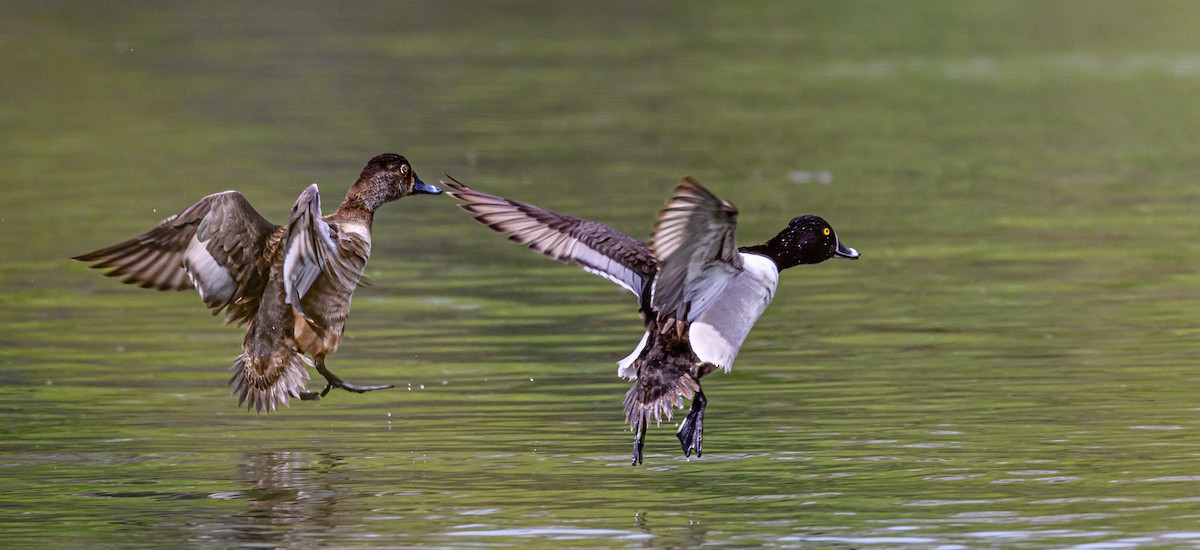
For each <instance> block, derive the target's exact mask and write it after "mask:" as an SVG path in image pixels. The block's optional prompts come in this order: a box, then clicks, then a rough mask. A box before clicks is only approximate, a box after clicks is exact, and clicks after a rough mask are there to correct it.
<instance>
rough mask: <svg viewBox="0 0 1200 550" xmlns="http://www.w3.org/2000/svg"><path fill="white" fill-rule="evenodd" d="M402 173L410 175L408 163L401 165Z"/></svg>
mask: <svg viewBox="0 0 1200 550" xmlns="http://www.w3.org/2000/svg"><path fill="white" fill-rule="evenodd" d="M400 174H402V175H405V176H407V175H408V165H407V164H401V165H400Z"/></svg>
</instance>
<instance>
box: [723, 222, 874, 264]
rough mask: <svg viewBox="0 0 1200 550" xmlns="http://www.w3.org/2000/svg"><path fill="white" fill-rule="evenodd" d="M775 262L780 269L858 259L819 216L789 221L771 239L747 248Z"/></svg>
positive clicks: (748, 250)
mask: <svg viewBox="0 0 1200 550" xmlns="http://www.w3.org/2000/svg"><path fill="white" fill-rule="evenodd" d="M746 252H753V253H756V254H762V255H764V256H766V257H768V258H771V259H772V260H774V261H775V265H776V266H778V267H779V269H787V268H789V267H794V266H797V265H800V264H819V263H821V262H823V261H825V260H828V259H830V258H846V259H849V260H857V259H858V251H857V250H855V249H853V248H850V247H848V246H845V245H843V244H842V243H841V242H840V241H839V240H838V238H837V233H835V232H834V231H833V227H831V226H830V225H829V222H826V221H825V220H823V219H821V218H820V217H819V216H812V215H805V216H799V217H796V218H792V221H791V222H788V225H787V227H785V228H784V229H783V231H780V232H779V234H778V235H776V236H775V237H773V238H772V239H771V240H769V241H767V242H765V243H763V244H760V245H758V246H751V247H747V248H746Z"/></svg>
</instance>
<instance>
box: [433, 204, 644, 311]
mask: <svg viewBox="0 0 1200 550" xmlns="http://www.w3.org/2000/svg"><path fill="white" fill-rule="evenodd" d="M442 184H443V185H445V186H446V187H448V188H450V189H452V191H449V193H450V194H451V195H453V196H454V198H456V199H458V200H461V201H463V204H460V205H458V206H459V207H460V208H462V209H463V210H466V211H467V212H470V213H472V214H474V216H475V220H476V221H478V222H479V223H482V224H484V225H486V226H488V227H491V228H492V229H494V230H496V231H499V232H501V233H510V235H509V237H508V238H509V239H511V240H513V241H516V242H518V243H521V244H524V245H528V246H529V248H532V249H534V250H536V251H538V252H541V253H543V254H545V255H547V256H550V257H551V258H554V259H557V260H562V261H571V262H575V263H577V264H579V266H580V267H582V268H583V269H584V270H586V271H588V272H590V273H595V274H597V275H600V276H601V277H604V278H606V279H609V280H611V281H613V282H615V283H617V284H619V285H621V286H623V287H625V288H626V289H628V290H629V291H630V292H633V293H634V294H635V295H637V296H638V299H639V301H640V300H641V297H642V292H643V290H644V289H645V287H646V281H648V280H650V279H651V278H653V277H654V272H655V269H656V266H655V264H654V259H653V257H652V256H651V255H650V247H649V246H647V245H646V243H644V242H642V241H639V240H637V239H634V238H633V237H630V236H628V235H626V234H624V233H621V232H620V231H617V230H615V229H613V228H611V227H609V226H607V225H604V224H602V223H599V222H594V221H590V220H582V219H579V218H575V217H572V216H568V215H566V214H559V213H558V212H553V211H550V210H546V209H545V208H539V207H537V206H533V205H531V204H525V203H523V202H517V201H514V200H509V199H506V198H503V197H497V196H495V195H489V194H487V193H484V192H482V191H476V190H474V189H471V188H470V187H467V186H466V185H463V184H461V183H458V182H454V183H448V182H442Z"/></svg>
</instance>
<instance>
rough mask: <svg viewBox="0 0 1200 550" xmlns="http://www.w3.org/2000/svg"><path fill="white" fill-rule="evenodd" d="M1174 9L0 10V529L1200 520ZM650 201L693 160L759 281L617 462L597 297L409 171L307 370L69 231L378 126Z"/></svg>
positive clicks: (1178, 536)
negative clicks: (767, 244) (261, 387)
mask: <svg viewBox="0 0 1200 550" xmlns="http://www.w3.org/2000/svg"><path fill="white" fill-rule="evenodd" d="M1197 21H1200V5H1198V4H1195V3H1188V2H1157V3H1140V2H1139V3H1125V2H1053V3H1047V2H1018V3H1011V2H1006V3H999V2H995V3H974V2H971V3H967V2H931V3H912V2H909V3H899V2H853V3H849V2H805V3H767V4H757V3H744V2H739V3H707V2H702V3H696V2H687V3H673V4H667V3H653V4H643V3H641V2H631V3H605V4H591V5H583V4H579V5H577V4H574V3H501V2H491V3H479V4H476V3H452V2H419V3H415V2H414V3H407V2H406V3H398V4H338V5H337V8H336V9H323V8H322V7H321V5H320V4H319V3H287V4H284V3H279V4H260V5H256V6H247V5H243V4H242V3H227V4H226V3H215V4H214V3H204V4H200V3H191V2H169V3H72V2H38V3H34V2H27V3H23V2H10V3H4V4H2V5H0V75H3V78H0V139H2V142H0V143H3V147H0V167H2V170H0V310H2V311H3V315H0V403H2V405H0V411H3V412H2V413H0V414H2V416H0V420H2V422H0V546H5V547H20V546H26V545H41V546H63V545H83V544H88V545H92V546H97V547H111V546H126V545H137V546H141V545H164V546H166V545H171V546H180V545H186V546H196V547H234V546H262V547H283V546H286V547H328V546H371V547H413V546H448V547H466V546H477V547H485V546H486V547H494V546H500V547H524V546H530V545H538V546H546V547H552V546H589V547H597V546H648V547H663V548H673V547H685V546H696V545H702V544H708V545H763V544H765V545H770V546H780V547H871V548H875V547H927V548H935V547H940V548H963V547H1006V548H1009V547H1068V546H1074V545H1080V546H1083V547H1087V546H1088V545H1097V546H1093V547H1099V546H1102V547H1105V548H1126V547H1138V546H1166V545H1197V544H1200V404H1198V400H1197V396H1198V395H1200V375H1198V373H1197V366H1198V365H1197V364H1198V363H1200V352H1198V351H1197V350H1198V349H1200V348H1198V346H1197V340H1200V315H1198V314H1197V311H1198V309H1200V254H1197V252H1200V245H1197V244H1196V243H1197V235H1200V216H1197V214H1198V212H1197V206H1198V204H1200V187H1198V186H1197V181H1200V153H1198V152H1197V151H1200V149H1198V146H1197V144H1200V124H1197V120H1198V119H1200V34H1197V33H1196V22H1197ZM382 152H398V153H402V154H405V155H407V156H408V158H409V159H411V160H412V161H413V163H414V165H415V167H416V168H417V170H418V173H420V174H421V175H422V177H423V178H424V179H426V181H436V180H437V179H439V178H440V177H441V173H442V172H443V171H445V172H448V173H450V174H452V175H453V176H455V177H457V178H460V179H462V180H464V181H465V182H467V183H469V184H472V185H474V186H476V187H479V188H481V189H484V190H488V191H492V192H495V193H498V194H501V195H506V196H511V197H513V198H517V199H523V200H527V201H530V202H533V203H535V204H539V205H542V206H546V207H550V208H554V209H557V210H560V211H565V212H570V213H573V214H576V215H580V216H584V217H588V218H593V219H598V220H602V221H605V222H607V223H609V224H611V225H613V226H614V227H616V228H618V229H621V230H623V231H625V232H627V233H629V234H631V235H634V236H637V237H641V238H644V237H646V236H647V235H648V234H649V231H650V227H651V225H652V223H653V217H654V214H655V212H656V211H657V210H658V208H659V207H660V206H661V204H662V201H663V200H664V199H665V198H666V196H667V195H668V193H669V192H670V189H671V187H672V186H673V185H674V183H675V182H676V181H677V180H678V178H679V177H681V176H683V175H685V174H690V175H692V176H693V177H695V178H696V179H698V180H699V181H700V182H702V183H704V184H706V185H707V186H708V187H709V188H710V189H712V190H713V191H714V192H716V193H717V194H719V195H721V196H722V197H724V198H727V199H730V200H732V201H733V202H734V203H736V204H737V206H738V208H739V210H740V212H741V214H740V227H739V237H740V240H741V242H742V243H743V244H752V243H756V242H761V241H762V240H765V239H766V238H768V237H770V236H772V235H773V234H774V233H775V231H776V230H778V229H779V228H780V227H781V226H782V225H783V224H784V223H785V222H786V221H787V220H788V219H790V218H791V217H792V216H795V215H798V214H801V213H816V214H819V215H821V216H823V217H825V218H826V219H828V220H829V221H830V222H831V223H832V224H833V225H834V227H835V228H836V229H837V230H838V233H839V235H840V236H841V238H842V239H843V241H844V242H846V243H847V244H849V245H851V246H854V247H856V248H858V249H859V250H860V251H861V252H862V254H863V259H862V260H860V261H858V262H829V263H826V264H822V265H819V266H808V267H800V268H796V269H794V270H790V271H788V272H785V273H784V277H783V281H782V283H781V286H780V289H779V292H778V294H777V296H776V299H775V302H774V303H773V304H772V306H771V308H770V309H769V310H768V311H767V313H766V314H765V315H764V316H763V318H762V319H761V320H760V322H759V323H758V325H757V327H756V328H755V330H754V332H753V333H752V334H751V335H750V338H749V340H748V342H747V343H746V345H745V346H744V347H743V349H742V352H741V354H740V356H739V358H738V363H737V369H736V370H735V371H734V372H733V373H731V374H728V375H714V376H713V377H712V378H711V379H706V383H705V389H706V393H707V395H708V396H709V400H710V402H709V407H708V415H707V422H706V423H705V424H706V428H707V430H706V432H705V451H706V452H705V455H704V457H703V458H702V459H699V460H691V461H687V460H684V459H683V458H682V456H681V453H680V452H679V448H678V444H677V442H676V440H675V438H674V437H673V433H674V428H673V426H667V425H664V426H662V427H659V428H656V429H652V430H651V431H650V434H649V440H648V443H647V447H646V453H647V456H646V464H645V465H644V466H643V467H640V468H631V467H630V466H629V465H628V460H629V458H628V455H629V452H630V450H631V440H632V435H631V434H630V433H629V432H628V430H626V429H625V426H624V423H623V421H622V415H621V403H622V398H623V395H624V391H625V389H626V387H627V386H626V384H625V383H624V382H622V381H620V380H619V379H617V377H616V364H615V361H616V360H618V359H620V358H621V357H624V356H625V354H626V353H628V352H629V351H630V350H631V349H632V348H633V346H634V344H636V342H637V339H638V337H639V336H640V330H641V325H640V321H639V320H638V317H637V315H636V312H635V308H636V306H635V304H634V303H633V299H632V297H631V296H630V295H629V294H628V293H627V292H625V291H623V290H621V289H619V288H618V287H616V286H615V285H612V284H611V283H608V282H606V281H604V280H602V279H600V278H597V277H595V276H592V275H589V274H586V273H584V272H582V271H581V270H579V269H577V268H574V267H570V266H562V265H557V264H555V263H553V262H550V261H547V260H545V259H543V258H540V257H537V255H535V254H533V253H530V252H529V251H527V250H523V249H521V248H520V247H517V246H514V245H511V244H508V243H507V242H505V241H504V239H503V238H502V237H500V236H499V235H496V234H493V233H491V232H488V231H487V230H485V229H484V228H482V227H480V226H478V225H477V224H475V223H473V222H471V221H470V219H469V218H468V217H467V216H466V215H465V214H464V213H463V212H461V211H459V210H458V209H456V208H454V207H453V201H452V200H451V199H450V198H448V197H445V196H443V197H413V198H408V199H404V200H402V201H400V202H398V203H393V204H389V205H387V206H385V207H384V209H382V210H381V211H380V213H379V215H378V217H377V218H376V224H375V247H374V255H373V257H372V259H371V263H370V264H369V265H368V271H367V272H368V276H369V278H370V280H371V285H370V286H367V287H364V288H361V289H360V290H359V292H358V293H357V294H356V297H355V301H354V311H353V315H352V317H351V320H350V323H349V327H348V331H347V335H346V340H345V341H344V342H343V346H342V349H341V350H340V351H339V353H338V354H337V355H334V356H332V357H331V358H330V361H329V364H330V367H331V368H333V369H334V370H335V371H337V372H339V373H340V374H342V375H344V376H345V377H346V378H347V379H349V380H351V381H355V382H360V383H393V384H396V388H395V389H393V390H389V391H383V392H376V393H372V394H366V395H351V394H349V393H346V392H340V393H335V394H332V395H331V396H330V397H328V398H327V399H325V400H322V401H320V402H317V403H294V404H293V406H292V407H291V408H290V409H288V410H285V411H283V412H282V413H280V414H274V415H270V416H265V415H264V416H255V415H254V414H247V413H246V412H244V411H243V410H241V409H238V408H237V407H236V399H234V398H232V397H230V395H229V390H228V388H227V387H226V385H225V382H226V379H227V376H228V374H227V372H226V369H227V368H228V366H229V365H230V364H231V362H232V360H233V358H234V357H235V356H236V355H237V354H238V353H239V345H240V343H241V338H242V333H241V331H239V330H238V329H236V328H233V327H227V326H222V325H220V323H218V322H217V321H216V320H214V319H213V318H211V317H210V316H209V315H208V314H207V313H206V311H205V310H204V309H203V307H201V304H200V301H199V300H198V299H197V297H196V296H195V295H192V294H189V293H170V294H164V293H156V292H151V291H144V290H140V289H136V288H130V287H126V286H123V285H119V284H117V283H116V282H115V281H113V280H110V279H105V278H103V277H101V276H99V274H98V273H96V272H94V271H91V270H88V269H86V268H85V267H84V266H82V265H79V264H77V263H73V262H70V261H67V260H66V259H65V258H67V257H69V256H71V255H74V254H78V253H82V252H85V251H88V250H91V249H94V248H97V247H99V246H102V245H106V244H110V243H112V242H115V241H117V240H120V239H124V238H126V237H129V236H132V235H135V234H137V233H140V232H142V231H144V230H146V229H148V228H149V227H151V226H152V225H154V224H155V223H157V222H158V220H160V219H162V218H164V217H166V216H168V215H170V214H173V213H175V212H178V211H179V210H181V209H182V208H183V207H185V206H187V205H188V204H190V203H191V202H192V201H194V200H195V199H197V198H199V197H200V196H203V195H205V194H209V193H213V192H217V191H222V190H225V189H230V188H237V189H239V190H241V191H242V192H243V193H244V194H245V195H246V196H247V197H248V198H249V199H250V201H251V202H252V203H253V204H254V205H255V206H256V207H257V208H258V209H259V210H260V211H261V212H262V213H263V214H264V215H266V216H267V217H268V218H270V219H272V220H274V221H276V222H280V221H282V220H283V219H285V217H286V215H287V212H288V211H289V209H290V207H291V203H292V201H293V200H294V199H295V197H296V196H297V195H298V194H299V192H300V191H301V190H302V189H303V188H304V187H305V186H306V185H308V184H309V183H312V182H317V183H319V184H320V185H321V189H322V191H323V192H324V193H325V196H326V204H327V205H328V204H330V203H332V202H334V201H336V197H338V196H339V195H340V194H341V193H342V192H343V191H344V190H345V188H346V187H347V186H348V185H349V183H350V182H351V181H352V179H353V178H354V176H355V175H357V173H358V170H360V169H361V167H362V165H363V164H364V163H365V161H366V160H367V159H368V158H370V157H371V156H373V155H375V154H377V153H382Z"/></svg>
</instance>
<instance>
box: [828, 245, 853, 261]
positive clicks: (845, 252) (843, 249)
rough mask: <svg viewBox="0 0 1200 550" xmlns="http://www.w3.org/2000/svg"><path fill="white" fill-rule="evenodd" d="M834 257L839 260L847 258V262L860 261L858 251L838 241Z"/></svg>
mask: <svg viewBox="0 0 1200 550" xmlns="http://www.w3.org/2000/svg"><path fill="white" fill-rule="evenodd" d="M833 255H834V256H836V257H838V258H845V259H847V260H857V259H858V251H857V250H855V249H853V248H850V247H848V246H846V245H844V244H842V241H838V243H837V248H836V249H834V251H833Z"/></svg>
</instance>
